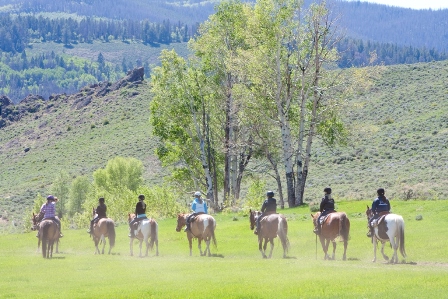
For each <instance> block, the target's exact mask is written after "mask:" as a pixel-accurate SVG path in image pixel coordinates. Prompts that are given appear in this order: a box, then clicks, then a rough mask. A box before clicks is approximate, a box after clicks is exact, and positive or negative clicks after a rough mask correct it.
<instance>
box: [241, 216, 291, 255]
mask: <svg viewBox="0 0 448 299" xmlns="http://www.w3.org/2000/svg"><path fill="white" fill-rule="evenodd" d="M249 213H250V216H249V220H250V229H251V230H253V229H254V228H255V226H256V225H257V219H258V217H260V215H261V212H259V211H252V210H249ZM277 236H278V237H279V238H280V241H281V242H282V246H283V258H286V253H288V249H289V240H288V222H287V221H286V218H285V216H284V215H282V214H269V215H266V216H265V217H263V219H261V221H260V230H259V231H258V249H259V250H260V252H261V255H262V257H263V258H271V257H272V251H273V250H274V239H275V238H276V237H277ZM263 240H264V245H263V247H262V243H263ZM268 242H269V243H270V244H271V251H270V252H269V256H266V247H267V245H268Z"/></svg>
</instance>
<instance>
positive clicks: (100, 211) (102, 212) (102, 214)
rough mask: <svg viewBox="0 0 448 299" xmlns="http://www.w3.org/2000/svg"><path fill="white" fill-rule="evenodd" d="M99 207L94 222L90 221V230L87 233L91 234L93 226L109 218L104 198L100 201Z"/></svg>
mask: <svg viewBox="0 0 448 299" xmlns="http://www.w3.org/2000/svg"><path fill="white" fill-rule="evenodd" d="M98 202H99V204H98V206H97V207H96V209H95V213H96V216H95V218H93V219H92V220H90V229H89V230H88V231H87V232H88V233H89V234H91V233H92V231H93V224H94V223H97V222H98V221H99V220H100V219H101V218H107V216H106V211H107V206H106V205H105V204H104V197H100V198H99V199H98Z"/></svg>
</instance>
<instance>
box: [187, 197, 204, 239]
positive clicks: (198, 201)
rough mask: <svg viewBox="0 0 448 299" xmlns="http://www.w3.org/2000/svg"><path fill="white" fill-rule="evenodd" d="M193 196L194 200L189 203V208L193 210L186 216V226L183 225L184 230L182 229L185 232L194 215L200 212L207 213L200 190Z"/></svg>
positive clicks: (188, 228)
mask: <svg viewBox="0 0 448 299" xmlns="http://www.w3.org/2000/svg"><path fill="white" fill-rule="evenodd" d="M193 196H194V200H193V202H192V203H191V210H192V211H193V213H191V214H190V215H188V217H187V223H186V225H187V226H186V227H185V230H184V231H185V232H186V231H187V230H190V223H191V220H192V219H193V218H194V217H196V216H197V215H200V214H208V207H207V203H206V202H205V200H202V198H201V192H199V191H196V192H195V193H194V195H193Z"/></svg>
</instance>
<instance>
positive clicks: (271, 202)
mask: <svg viewBox="0 0 448 299" xmlns="http://www.w3.org/2000/svg"><path fill="white" fill-rule="evenodd" d="M266 197H267V199H266V200H265V201H264V202H263V205H262V206H261V215H260V216H258V218H257V228H256V229H255V231H254V234H255V235H258V231H259V230H260V221H261V219H262V218H263V217H264V216H267V215H270V214H274V213H277V200H276V199H275V198H274V192H273V191H268V192H266Z"/></svg>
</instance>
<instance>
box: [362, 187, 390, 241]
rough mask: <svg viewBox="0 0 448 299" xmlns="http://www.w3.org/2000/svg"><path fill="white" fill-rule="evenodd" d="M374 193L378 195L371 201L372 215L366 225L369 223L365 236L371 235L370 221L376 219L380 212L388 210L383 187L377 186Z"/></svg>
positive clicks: (388, 205)
mask: <svg viewBox="0 0 448 299" xmlns="http://www.w3.org/2000/svg"><path fill="white" fill-rule="evenodd" d="M376 193H377V194H378V197H377V198H376V199H375V200H374V201H373V203H372V214H373V215H372V217H371V218H370V219H369V222H368V225H369V232H368V233H367V237H369V238H371V237H372V236H373V226H372V221H373V220H375V219H378V217H379V216H380V213H382V212H390V202H389V200H388V199H387V198H386V196H384V193H385V191H384V189H383V188H379V189H378V190H376Z"/></svg>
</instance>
